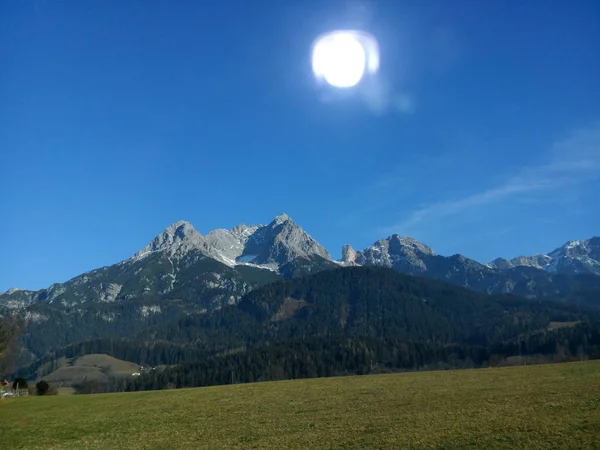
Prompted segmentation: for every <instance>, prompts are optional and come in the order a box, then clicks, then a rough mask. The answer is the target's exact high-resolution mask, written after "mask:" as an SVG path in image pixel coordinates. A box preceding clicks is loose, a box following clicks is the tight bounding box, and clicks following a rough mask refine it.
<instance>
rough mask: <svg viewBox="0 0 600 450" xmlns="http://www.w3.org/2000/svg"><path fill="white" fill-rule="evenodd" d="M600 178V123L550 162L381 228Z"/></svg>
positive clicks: (404, 226)
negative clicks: (493, 185)
mask: <svg viewBox="0 0 600 450" xmlns="http://www.w3.org/2000/svg"><path fill="white" fill-rule="evenodd" d="M598 178H600V124H599V125H598V126H596V127H594V128H588V129H582V130H578V131H576V132H575V133H573V134H572V135H571V136H570V137H569V138H568V139H566V140H564V141H561V142H559V143H557V144H556V145H554V147H553V148H552V150H551V152H550V162H548V163H545V164H540V165H538V166H534V167H529V168H526V169H524V170H522V171H521V172H519V173H518V174H516V175H515V176H513V177H511V178H509V179H508V180H506V181H504V182H503V183H501V184H499V185H498V186H495V187H492V188H489V189H486V190H484V191H482V192H478V193H475V194H472V195H469V196H466V197H463V198H459V199H453V200H448V201H442V202H436V203H433V204H430V205H426V206H424V207H422V208H420V209H418V210H416V211H413V212H412V213H410V214H409V215H408V216H407V217H406V218H405V219H404V220H402V221H401V222H400V223H397V224H395V225H393V226H390V227H386V228H384V229H383V230H382V231H384V232H386V233H410V232H412V231H413V230H415V229H417V228H418V227H419V226H421V225H422V224H423V223H425V222H437V221H440V220H443V219H444V220H446V219H448V218H450V217H452V216H457V215H459V214H464V213H466V212H468V211H472V210H475V209H477V208H480V207H484V206H488V205H491V204H496V203H499V202H503V201H508V200H520V199H521V198H522V197H524V196H526V197H527V199H528V201H530V202H531V199H532V198H535V197H534V196H535V195H536V194H537V195H539V194H549V193H551V192H552V191H554V190H556V189H560V188H563V187H566V186H579V185H581V184H583V183H584V182H587V181H590V180H593V179H598Z"/></svg>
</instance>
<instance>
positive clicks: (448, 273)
mask: <svg viewBox="0 0 600 450" xmlns="http://www.w3.org/2000/svg"><path fill="white" fill-rule="evenodd" d="M598 241H600V239H599V238H593V239H590V240H589V241H579V242H598ZM574 248H575V247H574ZM577 248H578V249H579V250H578V251H564V252H563V250H561V249H562V248H561V249H558V250H556V251H555V252H553V253H552V254H551V255H555V256H548V257H547V258H550V259H551V260H553V261H561V263H560V264H557V267H559V268H560V270H556V271H554V272H551V271H549V270H543V269H542V266H540V265H539V264H538V265H536V264H534V262H533V261H545V259H544V258H542V257H541V256H540V257H539V258H536V257H532V259H531V260H530V263H527V264H519V265H517V264H516V263H512V264H511V263H504V262H502V261H498V260H496V261H497V262H496V263H495V264H488V265H486V264H481V263H479V262H477V261H474V260H472V259H469V258H466V257H464V256H462V255H453V256H440V255H436V254H435V253H434V252H433V250H432V249H431V248H430V247H428V246H426V245H424V244H422V243H420V242H418V241H416V240H414V239H412V238H407V237H402V236H399V235H397V234H394V235H392V236H389V237H388V238H386V239H380V240H378V241H377V242H375V243H374V244H373V245H371V246H369V247H367V248H366V249H364V250H361V251H355V250H354V249H352V247H350V246H349V245H345V246H344V247H343V248H342V255H343V257H342V262H343V263H344V264H346V265H364V266H380V267H388V268H392V269H394V270H397V271H399V272H402V273H405V274H408V275H414V276H424V277H428V278H433V279H436V280H441V281H445V282H448V283H452V284H455V285H458V286H463V287H467V288H470V289H473V290H476V291H480V292H486V293H488V294H504V293H512V294H516V295H520V296H524V297H543V296H557V295H562V294H566V293H571V292H573V290H577V289H600V277H598V276H596V275H595V274H594V273H593V272H585V271H580V272H575V271H568V270H566V269H563V268H564V267H575V266H576V265H577V264H583V262H586V261H587V262H588V265H587V266H588V267H592V266H593V264H592V263H591V262H589V261H590V257H589V254H591V253H592V252H589V253H586V254H585V255H584V256H579V259H577V258H576V257H575V256H576V255H581V254H582V252H583V250H582V248H580V247H577ZM583 248H584V249H588V248H592V246H591V245H587V246H584V247H583ZM594 248H595V247H594ZM563 254H564V255H566V256H562V255H563ZM552 258H554V259H552ZM561 258H562V259H561ZM586 258H587V259H586ZM578 267H579V266H578ZM599 304H600V302H599Z"/></svg>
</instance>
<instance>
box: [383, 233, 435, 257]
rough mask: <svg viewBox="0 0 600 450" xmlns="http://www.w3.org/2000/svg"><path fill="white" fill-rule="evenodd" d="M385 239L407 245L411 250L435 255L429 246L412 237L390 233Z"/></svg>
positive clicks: (403, 245)
mask: <svg viewBox="0 0 600 450" xmlns="http://www.w3.org/2000/svg"><path fill="white" fill-rule="evenodd" d="M386 240H387V241H389V242H390V243H391V242H394V243H398V244H400V245H401V246H402V247H409V248H410V249H411V250H413V251H415V250H416V251H418V252H420V253H424V254H426V255H435V253H434V251H433V250H432V248H431V247H429V246H427V245H425V244H423V243H421V242H419V241H417V240H416V239H413V238H411V237H406V236H400V235H398V234H392V235H391V236H390V237H388V238H387V239H386Z"/></svg>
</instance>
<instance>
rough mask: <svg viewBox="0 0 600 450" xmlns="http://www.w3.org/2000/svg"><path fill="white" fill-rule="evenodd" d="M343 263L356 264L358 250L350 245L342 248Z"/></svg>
mask: <svg viewBox="0 0 600 450" xmlns="http://www.w3.org/2000/svg"><path fill="white" fill-rule="evenodd" d="M342 262H343V263H344V264H355V263H356V250H354V248H352V246H351V245H350V244H345V245H344V246H343V247H342Z"/></svg>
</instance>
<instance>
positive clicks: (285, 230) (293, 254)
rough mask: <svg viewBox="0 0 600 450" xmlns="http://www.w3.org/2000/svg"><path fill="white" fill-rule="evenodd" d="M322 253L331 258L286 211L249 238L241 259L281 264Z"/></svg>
mask: <svg viewBox="0 0 600 450" xmlns="http://www.w3.org/2000/svg"><path fill="white" fill-rule="evenodd" d="M313 256H320V257H322V258H325V259H328V260H330V259H331V256H330V255H329V252H328V251H327V250H325V249H324V248H323V247H322V246H321V245H320V244H319V243H318V242H317V241H315V240H314V239H313V238H312V237H311V236H310V235H308V233H306V232H305V231H304V230H303V229H302V228H301V227H300V226H298V225H297V224H296V223H295V222H294V221H293V220H292V219H291V218H290V217H289V216H288V215H287V214H281V215H279V216H277V217H276V218H275V219H274V220H273V221H271V223H269V224H268V225H265V226H263V227H259V228H258V229H257V230H256V231H255V232H254V233H253V234H252V236H250V237H249V238H248V243H247V244H246V248H245V249H244V252H243V254H242V255H241V256H240V258H238V261H243V262H251V263H253V264H261V265H268V266H271V267H274V268H275V267H280V266H282V265H284V264H288V263H290V262H292V261H293V260H295V259H296V258H308V259H310V258H311V257H313Z"/></svg>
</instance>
